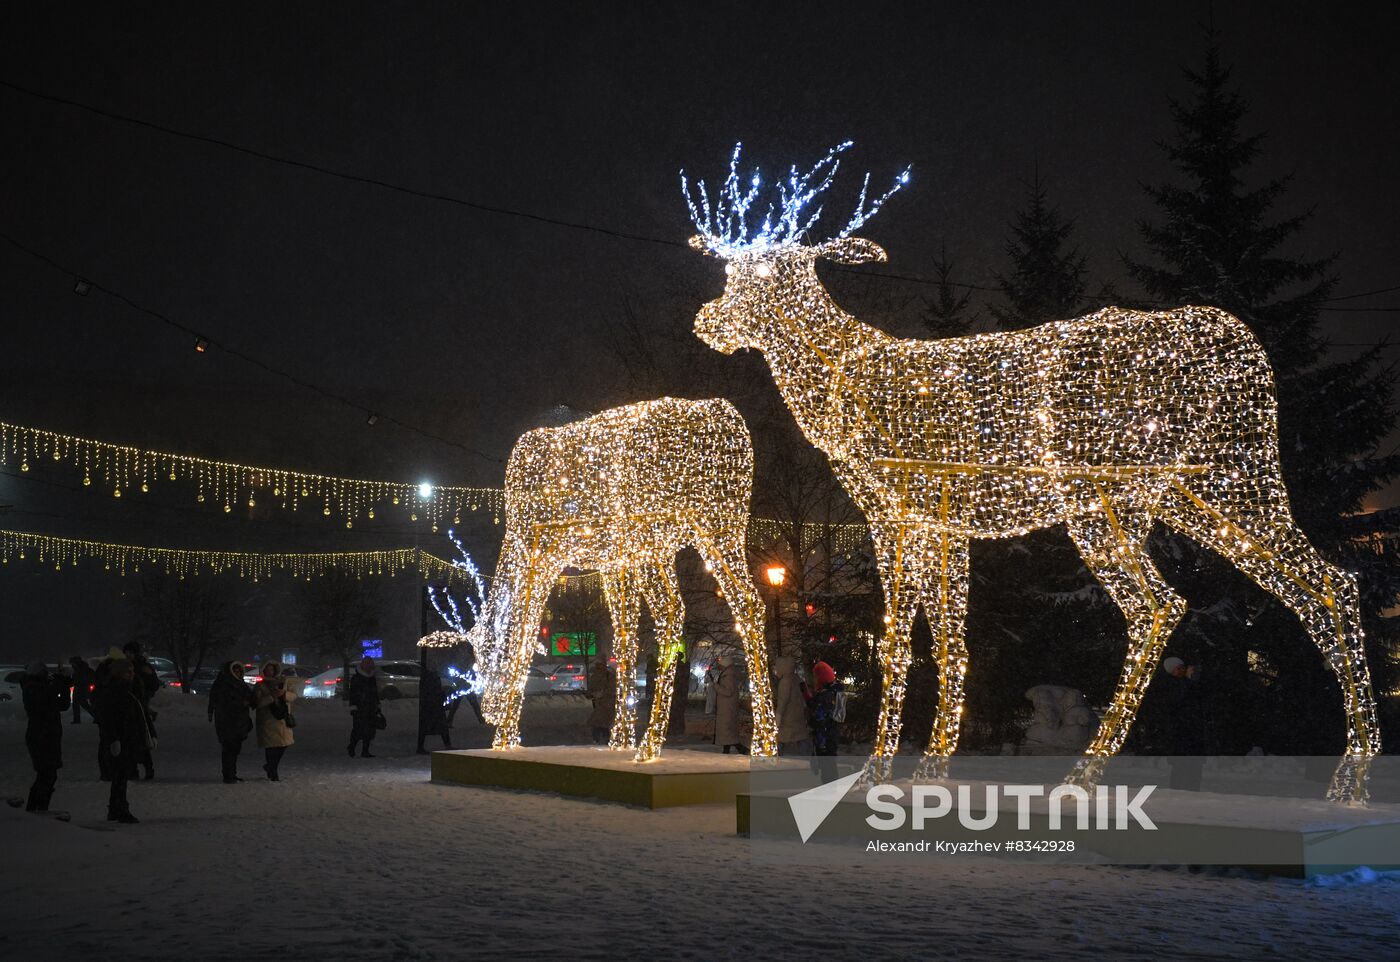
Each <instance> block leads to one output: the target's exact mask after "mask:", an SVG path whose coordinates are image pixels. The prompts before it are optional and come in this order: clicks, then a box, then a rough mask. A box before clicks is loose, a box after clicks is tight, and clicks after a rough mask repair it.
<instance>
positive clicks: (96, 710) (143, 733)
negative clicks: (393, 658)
mask: <svg viewBox="0 0 1400 962" xmlns="http://www.w3.org/2000/svg"><path fill="white" fill-rule="evenodd" d="M377 675H378V672H377V669H376V666H375V663H374V660H373V659H372V658H368V657H367V658H364V659H362V660H361V661H360V663H359V664H358V665H357V666H356V668H355V670H354V672H353V673H352V674H351V675H350V677H349V679H348V684H346V686H345V690H346V699H347V701H348V703H349V707H350V717H351V722H350V741H349V744H348V745H347V747H346V754H348V755H349V756H350V757H352V758H354V757H356V754H357V752H358V757H360V758H373V757H375V756H374V754H373V753H372V752H371V751H370V748H371V745H372V744H373V742H374V739H375V736H376V735H377V734H378V733H379V732H380V731H383V730H384V729H385V727H386V725H387V720H386V718H385V715H384V711H383V709H382V706H381V703H380V688H379V680H378V677H377ZM773 681H774V693H775V698H774V709H775V713H776V717H777V722H778V741H779V752H780V754H784V755H811V756H814V757H815V758H817V759H824V758H825V759H831V761H832V762H834V758H832V756H835V755H836V753H837V748H838V745H839V741H840V734H841V727H842V724H843V723H844V721H845V691H844V688H843V686H842V684H841V683H840V682H839V681H837V679H836V672H835V671H834V670H833V669H832V667H831V666H830V665H828V664H827V663H826V662H822V661H819V662H817V663H816V664H815V665H814V666H813V669H812V681H813V684H812V685H811V686H809V685H808V683H807V681H806V680H805V679H804V678H803V677H802V675H801V672H800V670H799V667H798V663H797V661H796V659H794V658H791V657H788V656H782V657H779V658H776V659H775V660H774V662H773ZM741 682H742V679H741V676H740V665H739V663H738V662H737V660H736V659H735V658H734V657H733V656H731V655H725V656H723V657H721V658H720V659H719V660H718V661H717V662H716V663H715V664H714V665H712V666H711V668H710V670H709V671H708V672H707V673H706V709H705V710H706V713H707V714H712V715H714V716H715V726H714V742H715V744H716V745H717V746H719V747H720V748H721V749H722V750H723V751H724V752H725V753H726V754H728V753H729V752H731V751H737V752H739V753H741V754H747V753H748V748H747V746H746V745H745V744H744V742H743V739H742V736H741V726H740V715H739V708H740V704H739V702H740V697H739V695H740V690H741ZM420 685H421V688H420V693H419V694H420V697H419V700H418V747H417V750H418V752H419V753H420V754H427V748H426V747H425V741H426V739H428V738H432V737H438V738H440V739H441V741H442V745H443V747H444V748H451V747H452V740H451V736H450V733H449V730H450V728H451V719H452V716H453V715H454V714H455V713H456V709H457V708H458V707H459V706H460V704H461V702H462V701H466V702H467V703H468V704H470V705H471V706H472V710H473V712H474V713H475V714H476V716H477V719H478V720H479V721H484V719H483V718H482V713H481V706H480V702H479V700H478V699H477V698H476V696H475V692H474V690H470V689H467V690H463V691H459V692H453V693H450V694H449V693H448V692H447V691H446V690H445V689H444V686H443V684H442V680H441V678H440V677H439V676H438V675H437V674H436V673H435V672H431V671H429V672H425V673H424V676H423V678H422V679H421V681H420ZM161 687H162V682H161V680H160V678H159V677H157V674H156V672H155V669H154V668H153V667H152V665H151V663H150V661H149V660H148V659H147V658H146V656H145V655H144V653H143V652H142V650H141V645H140V644H139V643H136V642H132V643H129V644H127V645H126V646H125V647H124V648H123V649H122V650H120V651H118V650H116V649H112V650H111V651H110V652H109V653H108V655H107V657H105V658H103V659H102V660H101V661H99V662H98V663H97V665H96V667H95V668H93V667H91V666H89V665H88V663H87V662H86V661H84V660H83V659H82V658H78V657H74V658H71V659H69V663H68V665H66V666H64V667H62V668H61V669H59V670H57V671H51V670H50V668H49V667H48V666H47V665H45V664H42V663H36V664H33V665H30V666H28V667H27V668H26V670H25V676H24V682H23V700H24V709H25V712H26V714H27V716H28V726H27V728H26V730H25V744H26V747H27V748H28V750H29V755H30V759H31V762H32V763H33V767H34V773H35V777H34V782H33V784H32V786H31V787H30V790H29V795H28V797H27V798H26V799H22V800H21V799H12V800H11V802H12V804H14V803H17V802H19V803H23V804H24V805H25V806H26V808H27V809H28V810H29V811H31V812H47V811H48V810H49V805H50V802H51V800H52V798H53V794H54V789H55V785H56V784H57V781H58V772H59V769H60V768H62V766H63V727H64V718H65V716H66V714H67V713H68V711H69V710H70V709H71V711H72V724H75V725H76V724H80V723H81V722H82V716H83V714H84V713H87V714H88V715H89V716H90V717H91V718H92V719H93V720H94V721H95V722H96V723H97V725H98V732H99V734H98V743H97V768H98V773H99V775H100V777H101V779H102V780H103V781H105V782H108V783H109V784H110V789H109V793H108V803H107V818H108V820H109V821H114V822H122V823H135V822H137V821H138V819H137V818H136V816H135V815H134V814H132V811H131V805H130V802H129V799H128V791H129V785H130V782H131V781H133V780H138V779H143V778H144V780H146V781H150V780H152V779H154V778H155V754H154V753H155V748H156V740H157V729H156V718H157V712H156V711H155V710H154V709H152V707H151V702H152V697H153V696H154V695H155V694H156V692H157V691H159V690H160V688H161ZM588 694H589V697H590V699H591V701H592V711H591V713H590V715H589V718H588V727H589V729H590V732H591V735H592V738H593V741H594V742H595V743H598V744H607V743H608V740H609V738H610V733H611V729H612V726H613V722H614V719H615V717H616V712H617V700H618V697H619V693H618V689H617V682H616V679H615V678H614V676H613V672H612V671H611V670H610V669H609V666H608V662H607V660H606V659H600V660H598V661H597V662H596V663H595V664H594V666H593V669H592V671H591V672H590V673H589V676H588ZM296 700H297V688H296V686H294V685H289V684H287V680H286V679H285V678H284V676H283V674H282V666H281V665H280V664H279V663H277V662H275V661H268V662H265V663H264V664H263V665H262V667H261V672H260V674H259V676H258V680H257V682H256V683H255V684H252V685H250V684H248V682H247V681H246V680H245V666H244V664H243V663H241V662H239V661H228V662H225V663H224V664H223V665H221V666H220V668H219V672H218V675H217V677H216V678H215V680H214V682H213V684H212V685H211V687H210V689H209V695H208V721H209V723H210V724H211V725H212V726H213V731H214V735H215V738H216V740H217V742H218V745H219V760H220V774H221V776H222V779H223V782H224V783H225V784H230V785H231V784H236V783H238V782H241V781H242V780H243V779H242V778H241V777H240V776H239V773H238V771H239V770H238V763H239V758H240V756H241V755H242V751H243V746H244V743H245V742H246V741H247V740H248V737H249V736H250V735H251V736H254V737H255V738H256V741H257V745H258V747H259V748H261V749H262V750H263V765H262V770H263V774H264V776H265V777H266V778H267V779H268V780H269V781H273V782H277V781H280V780H281V775H280V771H281V764H282V760H283V757H284V756H285V755H286V752H287V749H288V748H290V747H291V746H292V745H293V744H295V742H296V736H295V730H296V725H297V721H296V712H295V702H296ZM449 709H450V710H449ZM818 764H819V768H820V770H821V772H822V774H823V776H826V775H828V774H831V777H834V771H835V769H834V766H833V765H831V764H830V763H824V762H819V763H818Z"/></svg>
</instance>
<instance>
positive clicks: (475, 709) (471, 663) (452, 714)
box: [447, 641, 486, 728]
mask: <svg viewBox="0 0 1400 962" xmlns="http://www.w3.org/2000/svg"><path fill="white" fill-rule="evenodd" d="M458 660H459V661H460V662H461V664H462V676H461V678H460V679H459V680H460V681H461V682H464V683H468V684H475V683H476V681H477V676H476V649H475V648H474V647H472V644H471V642H469V641H467V642H463V643H462V655H461V657H460V658H459V659H458ZM462 702H466V703H467V704H469V705H471V706H472V713H473V714H475V715H476V720H477V723H478V724H481V725H485V724H486V716H485V715H483V714H482V713H481V696H480V695H478V694H477V693H476V692H474V691H472V690H470V689H468V690H467V691H466V692H465V693H464V694H458V695H455V696H454V697H453V699H452V707H451V708H449V709H448V710H447V727H448V728H451V727H452V722H453V720H454V719H455V718H456V717H457V709H459V708H461V707H462Z"/></svg>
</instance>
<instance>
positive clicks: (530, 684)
mask: <svg viewBox="0 0 1400 962" xmlns="http://www.w3.org/2000/svg"><path fill="white" fill-rule="evenodd" d="M553 677H554V676H553V675H550V674H547V673H546V672H545V670H544V669H543V668H531V669H530V670H529V671H528V672H527V673H526V674H525V694H527V695H548V694H550V693H551V692H553V691H554V682H553V681H552V680H551V679H553Z"/></svg>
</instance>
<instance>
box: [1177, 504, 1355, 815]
mask: <svg viewBox="0 0 1400 962" xmlns="http://www.w3.org/2000/svg"><path fill="white" fill-rule="evenodd" d="M1177 490H1178V493H1179V494H1181V495H1182V497H1180V498H1178V499H1174V500H1173V502H1172V503H1171V505H1170V506H1169V507H1168V511H1167V513H1165V514H1164V517H1163V519H1164V520H1165V521H1166V522H1167V523H1168V524H1170V525H1171V526H1172V527H1173V528H1176V529H1177V530H1179V531H1181V532H1182V533H1183V534H1186V535H1189V536H1190V537H1191V538H1193V539H1195V540H1196V541H1199V542H1200V543H1201V544H1203V545H1205V546H1206V547H1208V548H1210V549H1212V550H1213V551H1216V552H1218V553H1219V554H1221V555H1223V556H1224V557H1226V558H1227V559H1229V560H1230V562H1231V563H1232V564H1234V565H1235V566H1236V567H1238V568H1239V569H1240V570H1241V571H1243V572H1244V573H1245V574H1247V575H1249V577H1250V578H1252V579H1253V580H1254V581H1255V582H1256V583H1257V584H1258V585H1259V586H1260V587H1261V588H1263V589H1264V590H1265V591H1267V592H1269V593H1270V594H1272V595H1273V596H1274V597H1276V598H1278V599H1279V600H1280V601H1282V602H1283V603H1284V604H1285V605H1287V606H1288V607H1289V608H1291V609H1292V610H1293V611H1294V613H1295V614H1297V615H1298V618H1299V620H1300V621H1302V623H1303V627H1304V628H1305V629H1306V630H1307V632H1308V635H1309V637H1311V638H1312V640H1313V643H1314V644H1315V645H1317V647H1318V650H1319V651H1321V652H1322V656H1323V658H1325V659H1326V660H1327V664H1328V666H1330V667H1331V669H1332V671H1333V673H1334V674H1335V675H1336V676H1337V681H1338V683H1340V685H1341V688H1342V703H1343V706H1344V708H1345V710H1346V718H1347V745H1346V757H1344V758H1343V759H1342V761H1341V764H1340V766H1339V767H1338V769H1337V773H1336V774H1335V775H1334V776H1333V779H1332V785H1331V787H1330V788H1329V789H1328V793H1327V797H1328V798H1329V799H1331V800H1332V801H1343V802H1365V801H1366V797H1367V787H1366V782H1367V775H1368V769H1369V766H1370V760H1371V758H1372V757H1374V756H1375V755H1378V754H1380V750H1381V739H1380V727H1379V726H1378V724H1377V722H1376V702H1375V696H1374V695H1373V694H1372V691H1371V673H1370V670H1369V669H1368V667H1367V664H1366V652H1365V648H1364V642H1365V637H1364V635H1363V634H1362V630H1361V610H1360V601H1359V598H1358V594H1357V586H1356V577H1355V576H1354V575H1352V574H1351V573H1349V572H1347V571H1343V570H1342V569H1340V568H1338V567H1336V566H1335V565H1332V564H1329V563H1328V562H1327V561H1326V560H1325V559H1324V558H1323V557H1322V556H1321V555H1319V554H1318V553H1317V550H1316V549H1315V548H1313V546H1312V545H1311V544H1310V543H1309V542H1308V540H1307V537H1306V536H1305V535H1304V534H1303V532H1302V531H1300V530H1299V529H1298V528H1297V526H1295V525H1294V524H1293V522H1292V520H1291V519H1290V518H1289V517H1288V515H1287V514H1286V508H1280V507H1277V506H1276V507H1275V509H1274V511H1273V512H1271V517H1269V518H1258V519H1253V518H1246V519H1243V520H1240V521H1236V520H1233V519H1231V518H1228V517H1226V516H1225V514H1224V513H1223V512H1221V511H1219V510H1217V509H1215V508H1213V507H1211V506H1209V505H1207V504H1206V503H1205V502H1204V501H1202V500H1201V499H1199V498H1197V497H1196V496H1195V495H1194V494H1193V493H1192V492H1190V491H1189V490H1188V489H1186V488H1185V487H1184V486H1178V489H1177ZM1264 531H1268V534H1267V535H1264V534H1262V532H1264Z"/></svg>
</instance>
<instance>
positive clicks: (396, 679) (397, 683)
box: [335, 661, 423, 701]
mask: <svg viewBox="0 0 1400 962" xmlns="http://www.w3.org/2000/svg"><path fill="white" fill-rule="evenodd" d="M377 667H378V671H377V672H376V673H375V676H374V677H375V680H376V681H377V682H378V683H379V697H380V698H383V699H385V700H387V701H393V700H394V699H395V698H417V697H418V686H419V685H420V684H421V683H422V680H423V670H422V669H421V668H419V667H418V665H417V664H415V663H414V662H411V661H381V662H379V663H378V665H377ZM350 670H351V671H354V670H355V669H354V668H351V669H350ZM344 692H345V681H344V679H341V681H340V682H339V683H338V684H337V685H336V686H335V693H336V696H337V697H339V696H341V695H342V694H344Z"/></svg>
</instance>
